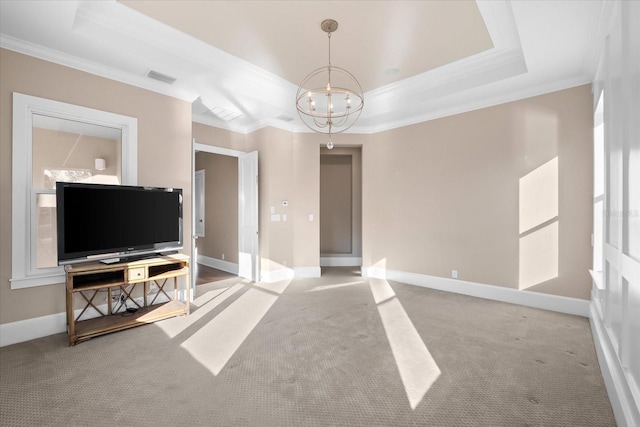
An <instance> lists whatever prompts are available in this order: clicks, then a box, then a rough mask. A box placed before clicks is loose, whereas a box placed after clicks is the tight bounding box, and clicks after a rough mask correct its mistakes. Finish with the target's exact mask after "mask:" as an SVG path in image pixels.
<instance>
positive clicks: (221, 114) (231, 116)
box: [208, 107, 242, 122]
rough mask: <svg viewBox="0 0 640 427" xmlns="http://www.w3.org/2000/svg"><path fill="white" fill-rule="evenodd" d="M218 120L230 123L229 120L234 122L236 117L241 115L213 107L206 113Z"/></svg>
mask: <svg viewBox="0 0 640 427" xmlns="http://www.w3.org/2000/svg"><path fill="white" fill-rule="evenodd" d="M208 112H209V113H211V114H213V115H214V116H216V117H218V118H219V119H222V120H224V121H225V122H230V121H231V120H235V119H237V118H238V117H240V116H242V113H240V112H238V111H231V110H227V109H225V108H222V107H213V108H212V109H210V110H209V111H208Z"/></svg>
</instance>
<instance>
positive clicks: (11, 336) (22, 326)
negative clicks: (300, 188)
mask: <svg viewBox="0 0 640 427" xmlns="http://www.w3.org/2000/svg"><path fill="white" fill-rule="evenodd" d="M105 295H106V294H105ZM154 295H155V294H149V296H150V298H151V300H152V299H153V298H154ZM135 300H136V301H137V302H138V304H140V305H142V304H143V298H142V297H137V298H135ZM165 301H168V298H167V297H166V296H164V295H163V294H160V295H159V296H158V299H157V300H156V303H162V302H165ZM97 307H98V308H99V309H100V310H101V311H102V312H103V313H106V312H107V311H108V307H107V304H106V303H105V304H100V305H97ZM82 310H83V309H81V308H78V309H76V310H75V312H74V315H75V316H76V318H77V317H78V316H79V315H80V313H81V312H82ZM98 316H100V314H99V313H98V312H96V311H95V310H93V309H92V308H89V309H88V310H87V311H86V312H85V313H84V314H83V315H82V320H86V319H91V318H94V317H98ZM61 332H67V313H66V312H64V313H56V314H50V315H48V316H40V317H34V318H32V319H26V320H19V321H17V322H11V323H2V324H0V347H4V346H6V345H11V344H17V343H21V342H25V341H29V340H34V339H36V338H42V337H46V336H49V335H53V334H59V333H61Z"/></svg>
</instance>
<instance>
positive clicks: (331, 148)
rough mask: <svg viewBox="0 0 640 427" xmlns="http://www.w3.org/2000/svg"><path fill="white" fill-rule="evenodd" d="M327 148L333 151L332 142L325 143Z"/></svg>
mask: <svg viewBox="0 0 640 427" xmlns="http://www.w3.org/2000/svg"><path fill="white" fill-rule="evenodd" d="M327 148H328V149H329V150H333V142H331V140H329V142H327Z"/></svg>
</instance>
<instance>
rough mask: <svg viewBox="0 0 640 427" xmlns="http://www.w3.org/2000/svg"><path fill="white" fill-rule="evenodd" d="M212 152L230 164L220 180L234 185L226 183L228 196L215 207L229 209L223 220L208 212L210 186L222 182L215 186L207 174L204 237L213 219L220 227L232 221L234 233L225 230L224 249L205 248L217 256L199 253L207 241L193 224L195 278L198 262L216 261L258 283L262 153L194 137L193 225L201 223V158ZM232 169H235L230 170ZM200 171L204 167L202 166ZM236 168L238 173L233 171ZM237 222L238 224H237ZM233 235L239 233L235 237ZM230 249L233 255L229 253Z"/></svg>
mask: <svg viewBox="0 0 640 427" xmlns="http://www.w3.org/2000/svg"><path fill="white" fill-rule="evenodd" d="M208 154H214V155H218V156H219V157H217V158H213V157H212V159H217V160H219V161H220V160H221V161H223V162H226V163H227V166H228V168H227V173H226V175H224V177H225V178H224V179H218V181H220V183H221V182H226V181H231V185H224V187H225V189H226V190H225V194H226V195H225V196H224V198H223V199H222V200H223V201H221V202H219V203H218V206H215V207H214V208H213V210H217V209H218V208H220V209H222V211H224V212H225V216H224V217H225V218H226V219H225V220H224V221H221V220H219V218H212V217H211V215H209V214H208V213H207V204H209V203H210V202H207V200H206V199H207V197H206V195H207V193H208V190H207V187H209V188H211V185H213V186H214V187H215V186H217V185H218V184H219V183H215V184H214V183H213V181H212V184H211V185H207V181H208V178H206V176H207V174H206V173H204V177H205V179H204V185H203V187H204V194H205V197H204V199H205V200H204V214H202V218H201V219H203V221H204V223H205V226H204V239H206V238H207V223H211V222H213V223H214V224H215V223H216V222H218V224H216V226H219V225H220V223H223V224H227V225H228V224H231V226H230V227H228V228H230V231H231V234H228V233H227V231H229V230H225V233H224V235H225V236H227V237H225V238H223V239H221V240H224V242H221V244H222V245H223V246H224V249H221V246H216V244H213V249H205V251H207V252H208V253H209V254H213V256H209V255H207V254H204V255H203V254H200V253H198V248H199V247H205V244H206V243H200V244H199V243H197V240H199V239H201V237H199V236H197V235H196V233H195V231H196V227H195V226H194V227H193V230H194V233H193V235H192V239H191V253H192V254H193V262H192V266H193V269H192V277H194V278H195V277H197V272H196V271H195V267H196V266H197V265H198V262H210V263H213V267H214V268H217V269H220V270H223V271H230V272H232V273H233V274H237V275H239V276H241V277H243V278H246V279H249V280H251V281H254V282H257V281H258V280H259V272H260V264H259V260H260V257H259V245H258V242H259V241H258V238H259V237H258V152H257V151H252V152H250V153H245V152H242V151H237V150H231V149H228V148H222V147H215V146H211V145H206V144H199V143H197V142H196V141H195V140H193V160H192V182H193V185H192V191H193V194H194V197H192V206H191V208H192V224H197V223H198V222H199V219H197V218H196V214H197V209H196V200H197V199H198V197H197V195H196V188H195V187H196V170H197V169H198V168H199V167H200V166H202V165H201V164H200V160H199V159H198V158H200V157H201V156H202V159H203V160H202V162H206V160H207V158H206V157H204V156H206V155H208ZM209 160H210V159H209ZM234 166H235V169H234ZM228 169H231V172H229V171H228ZM200 170H202V169H201V168H200ZM234 170H235V174H234V173H233V171H234ZM212 172H213V177H216V176H217V172H216V171H215V170H214V169H212ZM210 175H211V174H210ZM232 175H233V176H232ZM230 188H235V196H233V195H232V194H230V193H229V189H230ZM209 210H211V209H209ZM228 211H232V212H234V213H235V218H234V219H231V217H230V216H229V215H228ZM233 225H235V227H234V226H233ZM233 234H235V240H234V237H233ZM234 241H235V242H236V246H234V245H233V242H234ZM223 251H224V252H223ZM227 252H228V253H229V254H227ZM223 254H224V257H223ZM228 257H231V258H228ZM223 258H224V259H223ZM236 260H237V261H236ZM233 261H235V262H233ZM205 265H207V264H205ZM195 283H196V280H192V288H193V289H194V291H195ZM192 295H193V294H192Z"/></svg>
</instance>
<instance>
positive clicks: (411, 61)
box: [0, 0, 604, 132]
mask: <svg viewBox="0 0 640 427" xmlns="http://www.w3.org/2000/svg"><path fill="white" fill-rule="evenodd" d="M603 5H604V2H603V1H601V0H597V1H596V0H594V1H592V0H586V1H579V0H567V1H564V0H556V1H524V0H518V1H514V2H511V1H508V0H491V1H478V2H476V1H463V0H456V1H432V0H430V1H168V0H164V1H131V0H124V1H114V0H107V1H10V0H3V1H1V2H0V46H1V47H4V48H7V49H12V50H16V51H19V52H22V53H26V54H29V55H33V56H37V57H40V58H43V59H46V60H50V61H54V62H57V63H61V64H63V65H67V66H71V67H74V68H78V69H82V70H85V71H88V72H92V73H95V74H99V75H103V76H105V77H109V78H113V79H116V80H119V81H122V82H125V83H128V84H132V85H136V86H140V87H143V88H146V89H149V90H153V91H157V92H161V93H166V94H168V95H170V96H175V97H178V98H181V99H185V100H188V101H190V102H192V103H193V113H194V116H193V117H194V121H199V122H203V123H208V124H212V125H215V126H220V127H225V128H229V129H232V130H236V131H240V132H250V131H252V130H255V129H257V128H260V127H262V126H266V125H271V126H277V127H281V128H285V129H289V130H292V131H306V128H305V127H304V126H303V125H302V124H301V122H299V120H298V118H297V114H296V111H295V106H294V98H295V92H296V89H297V85H298V83H299V82H300V81H302V79H303V78H304V77H305V75H306V74H307V73H309V72H310V71H311V70H313V69H315V68H317V67H319V66H322V65H325V64H326V61H327V37H326V34H325V33H323V32H322V31H321V30H320V22H321V21H322V20H323V19H325V18H333V19H336V20H337V21H338V22H339V25H340V26H339V29H338V31H337V32H336V33H334V35H333V36H332V46H331V47H332V52H331V59H332V63H333V64H334V65H338V66H342V67H344V68H346V69H348V70H349V71H351V72H352V73H354V74H355V75H356V77H357V78H358V80H360V82H361V83H362V85H363V88H364V90H365V108H364V110H363V113H362V116H361V117H360V120H359V121H358V123H357V124H356V126H354V127H353V128H352V129H351V131H353V132H376V131H381V130H385V129H390V128H394V127H398V126H404V125H408V124H412V123H416V122H420V121H424V120H429V119H432V118H436V117H442V116H446V115H449V114H455V113H459V112H463V111H468V110H471V109H475V108H481V107H485V106H489V105H494V104H497V103H501V102H507V101H511V100H515V99H520V98H523V97H527V96H533V95H537V94H540V93H545V92H549V91H553V90H560V89H564V88H567V87H572V86H576V85H579V84H585V83H589V82H590V81H591V79H592V76H593V72H594V69H595V64H593V58H594V55H593V51H594V46H591V45H590V43H593V40H597V38H596V32H597V31H598V27H599V22H600V18H601V15H602V13H603V9H604V8H603ZM150 70H155V71H157V72H160V73H164V74H167V75H169V76H172V77H175V78H176V79H177V80H176V81H175V82H174V83H173V84H171V85H169V84H166V83H161V82H158V81H156V80H151V79H149V78H148V77H147V76H146V75H147V73H148V72H149V71H150Z"/></svg>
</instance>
